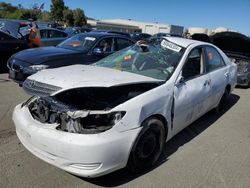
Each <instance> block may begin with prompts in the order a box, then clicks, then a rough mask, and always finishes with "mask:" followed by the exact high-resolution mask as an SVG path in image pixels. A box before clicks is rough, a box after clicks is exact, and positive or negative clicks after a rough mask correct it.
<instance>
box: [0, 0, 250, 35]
mask: <svg viewBox="0 0 250 188" xmlns="http://www.w3.org/2000/svg"><path fill="white" fill-rule="evenodd" d="M0 1H2V0H0ZM4 2H7V3H11V4H13V5H17V4H18V3H20V4H22V5H23V6H24V7H32V5H33V4H34V3H37V4H42V3H45V10H49V9H50V4H51V0H33V1H32V2H31V1H27V0H19V1H18V0H5V1H4ZM64 3H65V5H66V6H68V7H69V8H71V9H75V8H81V9H83V10H84V12H85V15H86V16H88V17H91V18H95V19H100V20H103V19H116V18H121V19H132V20H136V21H145V22H159V23H166V24H173V25H181V26H184V27H185V28H188V27H205V28H209V29H215V28H217V27H220V26H223V27H226V28H229V29H232V30H235V31H239V32H241V33H243V34H245V35H248V36H250V0H206V1H202V0H189V1H186V0H179V1H176V0H158V1H156V0H155V1H152V0H123V1H121V0H116V1H114V0H113V1H112V0H64Z"/></svg>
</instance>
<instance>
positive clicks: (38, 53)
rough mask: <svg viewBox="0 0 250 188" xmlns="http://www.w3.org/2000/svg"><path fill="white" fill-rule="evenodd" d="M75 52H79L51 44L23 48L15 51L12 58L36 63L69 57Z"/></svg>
mask: <svg viewBox="0 0 250 188" xmlns="http://www.w3.org/2000/svg"><path fill="white" fill-rule="evenodd" d="M77 53H79V52H77V51H73V50H69V49H64V48H59V47H54V46H52V47H41V48H32V49H27V50H23V51H21V52H18V53H16V54H15V57H14V58H16V59H19V60H22V61H25V62H27V63H30V64H35V65H38V64H42V63H44V62H46V61H52V60H56V59H62V58H63V59H64V58H70V57H71V55H74V54H77Z"/></svg>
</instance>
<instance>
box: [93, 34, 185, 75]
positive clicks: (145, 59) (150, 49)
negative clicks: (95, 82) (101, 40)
mask: <svg viewBox="0 0 250 188" xmlns="http://www.w3.org/2000/svg"><path fill="white" fill-rule="evenodd" d="M184 51H185V48H183V47H180V46H178V45H176V44H174V43H172V42H169V41H167V40H165V39H160V40H159V39H155V40H154V41H152V42H149V43H148V42H145V41H139V42H137V43H136V44H135V45H133V46H130V47H128V48H125V49H123V50H121V51H118V52H116V53H114V54H112V55H110V56H108V57H106V58H104V59H102V60H100V61H98V62H97V63H95V64H94V65H95V66H101V67H108V68H112V69H117V70H121V71H126V72H131V73H135V74H140V75H144V76H148V77H151V78H155V79H159V80H168V79H169V78H170V77H171V75H172V74H173V72H174V70H175V68H176V66H177V65H178V63H179V61H180V59H181V57H182V55H183V53H184Z"/></svg>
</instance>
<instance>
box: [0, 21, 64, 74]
mask: <svg viewBox="0 0 250 188" xmlns="http://www.w3.org/2000/svg"><path fill="white" fill-rule="evenodd" d="M31 28H32V23H31V22H29V21H9V20H1V21H0V44H1V46H0V54H1V62H0V69H2V70H4V69H6V62H7V60H8V59H9V58H10V56H11V55H12V54H14V53H17V52H19V51H21V50H24V49H28V48H31V47H39V46H56V45H57V44H59V43H60V42H62V41H64V40H65V39H66V38H67V36H68V35H67V34H66V33H65V32H63V31H60V30H58V29H53V28H49V27H39V28H38V35H40V36H37V37H38V38H39V44H36V45H31V39H30V30H31Z"/></svg>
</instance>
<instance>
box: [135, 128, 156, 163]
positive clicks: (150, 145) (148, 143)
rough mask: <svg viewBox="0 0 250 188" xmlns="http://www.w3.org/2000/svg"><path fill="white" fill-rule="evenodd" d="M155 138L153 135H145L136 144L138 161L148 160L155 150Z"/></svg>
mask: <svg viewBox="0 0 250 188" xmlns="http://www.w3.org/2000/svg"><path fill="white" fill-rule="evenodd" d="M156 142H157V141H156V138H155V136H154V134H153V133H149V134H146V135H145V136H144V137H143V138H142V140H141V141H140V142H139V143H138V147H137V151H136V153H137V155H138V158H139V159H140V160H143V159H146V158H148V157H149V156H150V155H151V154H152V153H153V152H154V150H155V147H156Z"/></svg>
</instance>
